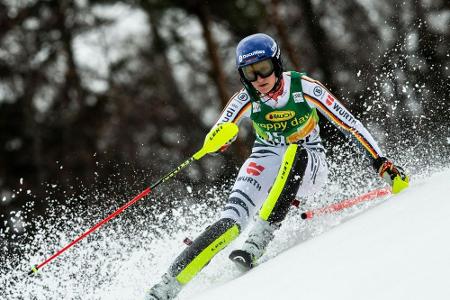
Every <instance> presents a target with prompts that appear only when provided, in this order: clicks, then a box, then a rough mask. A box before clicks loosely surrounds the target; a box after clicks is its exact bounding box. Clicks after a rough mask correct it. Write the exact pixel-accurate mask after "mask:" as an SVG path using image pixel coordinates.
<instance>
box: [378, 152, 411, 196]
mask: <svg viewBox="0 0 450 300" xmlns="http://www.w3.org/2000/svg"><path fill="white" fill-rule="evenodd" d="M373 166H374V168H375V170H376V171H377V172H378V174H379V175H380V177H381V178H383V179H384V180H385V181H386V182H387V183H388V184H389V185H390V186H391V187H392V193H394V194H397V193H399V192H400V191H402V190H403V189H406V188H407V187H408V186H409V176H408V175H406V173H405V171H404V170H403V168H402V167H400V166H396V165H394V163H393V162H392V161H391V160H389V159H387V158H386V157H379V158H377V159H376V160H375V162H374V164H373Z"/></svg>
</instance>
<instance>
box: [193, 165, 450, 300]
mask: <svg viewBox="0 0 450 300" xmlns="http://www.w3.org/2000/svg"><path fill="white" fill-rule="evenodd" d="M449 231H450V170H447V171H444V172H440V173H436V174H434V175H432V176H431V177H429V178H426V179H423V180H421V181H418V182H415V183H414V184H412V186H411V187H410V188H409V189H407V190H405V191H403V192H402V193H401V194H399V195H396V196H393V197H391V198H389V199H388V200H387V201H383V202H381V203H379V205H377V206H375V207H372V208H370V209H368V210H366V211H364V212H363V213H360V214H358V215H356V216H353V217H351V218H349V219H347V220H346V221H344V222H342V223H341V224H340V225H338V226H336V227H334V228H333V229H331V230H329V231H327V232H325V233H323V234H321V235H319V236H316V237H314V238H311V239H308V240H306V241H304V242H301V243H299V244H297V245H295V246H294V247H292V248H290V249H287V250H286V251H284V252H282V253H279V254H278V255H277V256H275V257H273V258H272V259H270V260H268V261H266V262H264V263H262V264H261V265H259V266H258V267H257V268H255V269H253V270H251V271H250V272H248V273H246V274H244V275H242V276H240V277H238V278H235V279H233V280H231V281H229V282H227V283H224V284H222V285H220V286H218V287H215V288H211V289H209V290H207V291H205V292H203V293H201V294H199V295H198V296H196V297H193V299H199V300H200V299H215V300H220V299H234V300H237V299H246V300H247V299H258V300H262V299H307V300H314V299H333V300H338V299H345V300H351V299H355V300H356V299H358V300H360V299H365V300H367V299H397V300H399V299H408V300H412V299H434V300H437V299H442V300H444V299H450V232H449Z"/></svg>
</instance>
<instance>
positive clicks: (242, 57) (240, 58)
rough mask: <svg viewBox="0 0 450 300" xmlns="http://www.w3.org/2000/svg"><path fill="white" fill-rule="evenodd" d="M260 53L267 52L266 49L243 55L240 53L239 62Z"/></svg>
mask: <svg viewBox="0 0 450 300" xmlns="http://www.w3.org/2000/svg"><path fill="white" fill-rule="evenodd" d="M259 54H266V51H264V50H255V51H253V52H250V53H247V54H243V55H239V62H242V61H243V60H244V59H246V58H249V57H252V56H255V55H259Z"/></svg>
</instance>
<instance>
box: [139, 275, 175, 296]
mask: <svg viewBox="0 0 450 300" xmlns="http://www.w3.org/2000/svg"><path fill="white" fill-rule="evenodd" d="M161 279H162V280H161V282H159V283H157V284H155V285H154V286H153V287H152V288H151V289H150V291H148V293H147V294H146V295H145V300H170V299H174V298H175V297H176V296H177V295H178V293H179V292H180V290H181V288H182V285H181V283H179V282H178V280H177V279H176V278H175V277H172V276H170V275H169V274H167V273H166V274H164V275H163V276H162V277H161Z"/></svg>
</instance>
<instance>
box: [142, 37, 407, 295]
mask: <svg viewBox="0 0 450 300" xmlns="http://www.w3.org/2000/svg"><path fill="white" fill-rule="evenodd" d="M236 65H237V70H238V72H239V75H240V78H241V82H242V84H243V86H244V88H243V89H242V90H240V91H239V92H237V93H236V94H234V95H233V96H232V97H231V100H230V101H229V103H228V104H227V105H226V107H225V108H224V110H223V112H222V114H221V116H220V118H219V120H218V121H217V123H216V125H218V124H221V123H225V122H234V123H236V124H239V122H240V121H241V120H242V119H243V118H245V117H249V118H250V119H251V121H252V123H253V127H254V129H255V133H256V140H255V143H254V145H253V149H252V153H251V155H250V156H249V157H248V158H247V160H246V161H245V163H244V164H243V165H242V167H241V169H240V171H239V174H238V176H237V178H236V181H235V183H234V186H233V188H232V190H231V192H230V194H229V199H228V202H227V204H226V205H225V207H224V208H223V210H222V212H221V216H220V218H219V220H218V221H217V222H215V223H214V224H212V225H210V226H209V227H208V228H206V230H205V231H204V232H203V233H202V234H201V235H200V236H199V237H197V238H196V239H195V240H194V242H193V244H192V245H191V246H190V247H187V248H186V249H185V250H184V251H183V252H182V253H181V254H180V255H179V256H178V257H177V258H176V259H175V261H174V262H173V263H172V265H171V266H170V268H169V270H168V271H167V272H166V273H165V274H164V275H163V276H162V280H161V282H159V283H158V284H156V285H155V286H153V287H152V288H151V289H150V291H149V292H148V294H147V295H146V297H147V298H146V299H152V300H162V299H164V300H165V299H173V298H174V297H176V295H177V294H178V293H179V291H180V290H181V288H182V287H183V286H184V285H185V284H187V283H188V282H189V281H190V280H191V279H192V278H193V277H194V276H195V275H196V274H197V273H198V272H199V271H200V270H201V269H202V268H203V267H205V266H206V265H207V264H208V263H209V261H210V260H211V259H212V258H213V256H214V255H216V254H217V253H218V252H219V251H220V250H222V249H223V248H225V247H226V246H227V245H229V244H230V243H231V242H232V241H233V240H234V239H235V238H236V237H237V236H238V235H239V233H240V232H242V231H243V229H244V228H245V226H246V225H247V224H248V223H249V221H250V220H251V219H252V218H253V217H255V218H256V220H255V222H254V226H253V228H252V229H251V231H250V233H249V235H248V238H247V240H246V241H245V242H244V245H243V246H242V248H241V249H239V250H235V251H233V252H232V253H231V254H230V259H231V260H232V261H234V262H235V263H236V264H237V265H238V266H239V267H240V268H242V269H250V268H252V267H253V266H254V265H255V263H256V262H257V260H258V259H259V258H260V257H261V256H262V255H263V254H264V251H265V249H266V247H267V245H268V243H269V242H270V241H271V239H272V238H273V236H274V231H275V230H276V229H278V228H279V227H280V225H281V222H282V221H283V219H284V218H285V216H286V214H287V212H288V209H289V207H290V205H291V202H292V200H293V199H295V198H304V197H306V196H309V195H311V194H313V193H315V192H317V191H318V190H319V189H321V188H322V187H323V185H324V184H325V182H326V179H327V173H328V168H327V164H326V161H325V150H324V147H323V146H322V142H321V138H320V135H319V126H318V120H319V116H318V113H317V111H319V112H320V113H321V114H322V115H323V116H325V117H326V118H327V119H328V120H330V121H331V122H332V123H333V124H334V125H335V126H336V127H338V128H339V129H340V130H341V131H342V132H344V134H346V135H348V136H349V137H351V138H353V139H354V140H355V141H356V143H357V144H359V145H360V146H361V147H362V148H363V149H364V150H365V152H366V153H367V156H368V157H369V158H370V160H371V162H372V165H373V167H374V168H375V171H376V172H377V173H378V174H379V175H380V176H381V177H382V178H383V179H384V180H386V181H387V182H388V183H389V184H390V185H391V186H392V188H393V192H394V193H397V192H399V191H400V190H402V189H403V188H406V187H407V186H408V181H409V179H408V176H406V174H405V173H404V171H403V170H402V168H400V167H398V166H396V165H394V163H393V162H392V161H391V160H389V159H387V158H385V157H384V156H383V154H382V152H381V150H380V148H379V147H378V145H377V143H376V142H375V140H374V138H373V137H372V136H371V134H370V133H369V132H368V131H367V129H366V128H365V127H364V126H363V125H362V124H361V123H360V122H359V121H358V120H357V119H356V118H355V117H354V116H353V115H352V114H351V113H350V112H349V111H348V110H347V109H346V108H345V107H344V106H343V105H342V103H341V102H339V101H338V100H337V99H336V98H335V97H334V96H333V95H332V94H331V93H330V92H329V91H328V90H327V89H326V88H325V86H324V85H322V84H321V83H320V82H318V81H317V80H314V79H311V78H310V77H308V76H306V75H305V74H302V73H298V72H295V71H290V72H283V66H282V60H281V53H280V48H279V46H278V44H277V43H276V42H275V41H274V40H273V39H272V38H271V37H270V36H268V35H266V34H262V33H258V34H253V35H250V36H248V37H246V38H244V39H243V40H242V41H240V42H239V44H238V46H237V48H236ZM231 142H232V141H230V143H231ZM230 143H228V144H227V145H225V146H224V147H222V149H221V151H223V150H225V149H226V148H227V146H229V144H230ZM257 212H258V214H256V213H257ZM255 214H256V216H255Z"/></svg>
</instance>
